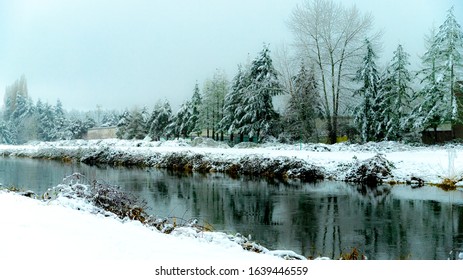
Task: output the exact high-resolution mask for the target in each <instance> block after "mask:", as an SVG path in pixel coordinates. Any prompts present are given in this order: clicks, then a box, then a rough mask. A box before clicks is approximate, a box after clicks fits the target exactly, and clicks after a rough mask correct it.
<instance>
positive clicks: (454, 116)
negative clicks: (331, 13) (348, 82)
mask: <svg viewBox="0 0 463 280" xmlns="http://www.w3.org/2000/svg"><path fill="white" fill-rule="evenodd" d="M426 42H427V51H426V53H425V54H424V55H423V56H422V57H421V60H422V68H421V69H420V70H419V71H418V72H416V73H415V74H412V72H411V71H410V70H409V69H408V67H409V65H410V62H409V57H410V55H409V54H408V53H407V52H405V51H404V49H403V47H402V46H401V45H399V46H398V47H397V50H396V51H395V52H394V57H393V58H392V60H391V62H390V64H389V65H388V66H387V67H386V70H385V71H384V72H383V73H382V74H381V73H380V72H379V70H378V67H377V65H376V59H377V55H376V53H375V51H374V48H373V46H372V44H371V42H370V41H368V40H367V41H366V42H365V45H366V55H365V56H364V58H363V64H362V66H361V67H360V68H359V70H358V71H357V76H356V81H358V82H360V83H361V88H360V89H358V90H357V91H356V92H355V94H356V95H358V96H359V97H360V98H361V102H360V103H359V104H358V105H357V106H356V108H355V114H354V115H355V122H356V124H357V125H358V127H359V131H360V132H361V140H362V141H363V142H366V141H380V140H403V139H404V138H406V137H407V136H410V135H412V136H413V134H416V132H421V131H423V130H425V129H428V128H432V129H433V130H434V138H435V139H434V140H435V141H437V128H438V126H440V125H442V124H444V123H447V124H450V125H452V126H453V125H455V124H459V123H460V124H461V123H462V121H463V119H462V118H461V113H462V110H461V109H462V107H461V105H462V104H461V98H462V96H458V94H457V93H458V92H461V89H458V88H457V87H458V85H459V84H458V80H459V79H460V80H461V79H462V70H463V60H462V51H463V32H462V30H461V27H460V25H459V24H458V22H457V21H456V19H455V16H454V14H453V8H452V9H450V10H449V12H448V15H447V18H446V20H445V22H444V23H443V24H442V25H441V26H440V27H439V29H438V31H437V33H435V32H431V35H430V36H429V37H428V38H427V40H426ZM414 77H417V79H418V80H419V83H420V85H421V88H419V89H418V90H416V91H415V90H413V87H412V85H413V82H414V79H413V78H414Z"/></svg>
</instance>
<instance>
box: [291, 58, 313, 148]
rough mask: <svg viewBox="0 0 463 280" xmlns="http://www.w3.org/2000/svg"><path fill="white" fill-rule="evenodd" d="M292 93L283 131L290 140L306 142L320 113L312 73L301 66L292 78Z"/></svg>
mask: <svg viewBox="0 0 463 280" xmlns="http://www.w3.org/2000/svg"><path fill="white" fill-rule="evenodd" d="M292 84H293V85H294V90H293V93H292V94H291V95H290V97H289V100H288V104H287V107H286V110H285V118H284V130H285V132H286V133H288V134H289V137H290V138H291V139H292V140H300V141H304V142H307V141H309V140H310V139H311V137H312V134H313V132H314V130H315V120H316V118H317V117H318V115H319V113H320V101H319V93H318V90H317V83H316V81H315V76H314V73H313V71H311V72H309V71H307V69H306V68H305V65H304V64H301V67H300V69H299V72H298V73H297V75H296V76H295V77H293V81H292Z"/></svg>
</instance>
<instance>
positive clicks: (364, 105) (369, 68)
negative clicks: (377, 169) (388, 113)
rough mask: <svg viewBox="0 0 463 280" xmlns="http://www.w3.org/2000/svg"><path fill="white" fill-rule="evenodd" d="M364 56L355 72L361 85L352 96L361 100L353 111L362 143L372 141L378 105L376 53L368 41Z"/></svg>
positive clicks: (356, 78)
mask: <svg viewBox="0 0 463 280" xmlns="http://www.w3.org/2000/svg"><path fill="white" fill-rule="evenodd" d="M365 46H366V55H365V56H364V58H363V64H362V66H361V68H360V69H359V70H358V71H357V75H356V77H355V80H356V81H358V82H360V83H361V85H362V86H361V88H360V89H358V90H356V91H355V93H354V95H358V96H360V98H361V101H360V103H359V104H358V105H357V107H356V108H355V111H354V116H355V119H354V121H355V123H356V125H357V126H358V129H359V131H360V135H361V140H362V142H368V141H374V140H376V139H375V129H376V124H377V120H376V112H378V105H377V104H376V100H377V97H378V86H379V79H380V78H379V73H378V69H377V66H376V62H375V60H376V58H377V56H376V53H375V51H374V50H373V46H372V44H371V42H370V41H369V40H366V41H365Z"/></svg>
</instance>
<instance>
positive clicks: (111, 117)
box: [100, 111, 119, 127]
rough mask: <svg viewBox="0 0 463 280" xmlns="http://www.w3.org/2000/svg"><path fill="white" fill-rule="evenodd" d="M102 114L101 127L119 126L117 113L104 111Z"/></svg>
mask: <svg viewBox="0 0 463 280" xmlns="http://www.w3.org/2000/svg"><path fill="white" fill-rule="evenodd" d="M102 114H103V117H102V119H101V125H100V126H101V127H110V126H117V123H118V122H119V114H118V113H117V112H116V111H103V112H102Z"/></svg>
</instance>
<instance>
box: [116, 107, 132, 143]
mask: <svg viewBox="0 0 463 280" xmlns="http://www.w3.org/2000/svg"><path fill="white" fill-rule="evenodd" d="M129 120H130V113H129V111H128V110H127V109H125V110H124V111H123V112H122V114H121V115H120V117H119V121H118V123H117V131H116V136H117V138H119V139H128V136H127V126H128V124H129Z"/></svg>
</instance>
